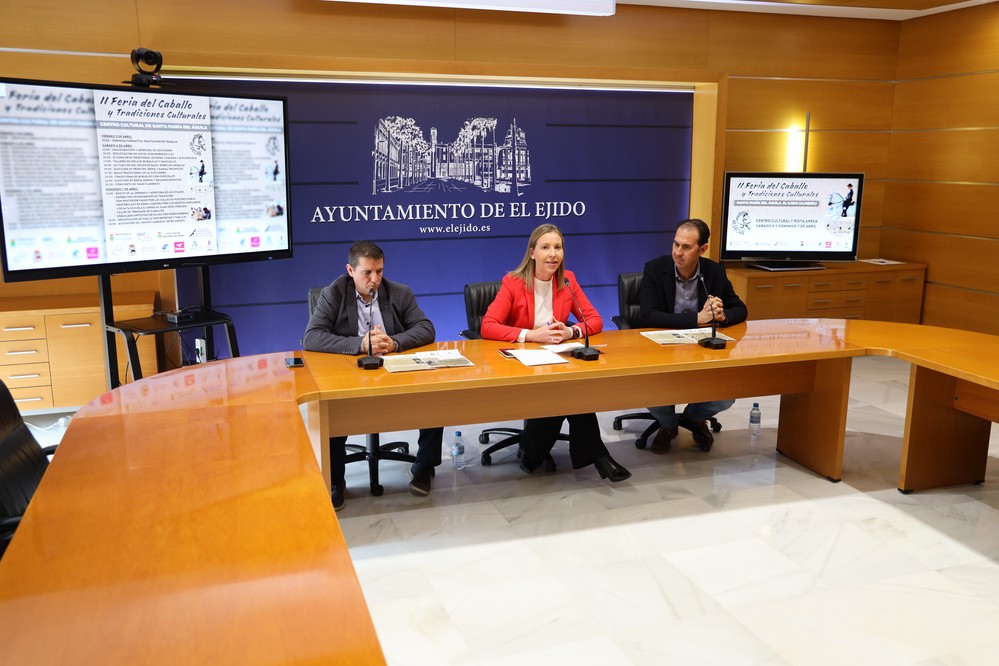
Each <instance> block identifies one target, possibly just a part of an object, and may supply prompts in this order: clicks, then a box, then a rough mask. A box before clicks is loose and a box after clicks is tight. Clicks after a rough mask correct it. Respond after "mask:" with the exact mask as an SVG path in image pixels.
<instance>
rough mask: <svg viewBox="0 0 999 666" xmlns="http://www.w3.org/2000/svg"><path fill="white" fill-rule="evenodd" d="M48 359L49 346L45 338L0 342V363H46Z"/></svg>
mask: <svg viewBox="0 0 999 666" xmlns="http://www.w3.org/2000/svg"><path fill="white" fill-rule="evenodd" d="M48 360H49V348H48V344H47V343H46V341H45V340H18V341H13V342H0V365H18V364H21V363H46V362H48Z"/></svg>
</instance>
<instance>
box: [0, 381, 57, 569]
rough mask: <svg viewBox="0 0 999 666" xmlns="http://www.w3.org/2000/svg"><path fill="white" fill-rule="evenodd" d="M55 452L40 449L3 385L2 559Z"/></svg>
mask: <svg viewBox="0 0 999 666" xmlns="http://www.w3.org/2000/svg"><path fill="white" fill-rule="evenodd" d="M55 448H56V447H54V446H48V447H45V448H42V447H41V446H39V445H38V442H37V441H36V440H35V437H34V435H32V434H31V431H30V430H29V429H28V425H27V424H26V423H25V422H24V419H22V418H21V411H20V410H19V409H18V408H17V403H15V402H14V398H13V397H12V396H11V394H10V391H9V390H8V389H7V386H6V385H5V384H4V383H3V382H0V558H2V557H3V554H4V551H6V550H7V544H9V543H10V540H11V539H12V538H14V531H15V530H16V529H17V526H18V524H20V522H21V516H23V515H24V512H25V510H26V509H27V508H28V502H30V501H31V498H32V496H33V495H34V494H35V490H36V489H37V488H38V484H39V483H41V481H42V475H44V474H45V470H46V468H47V467H48V466H49V454H51V453H53V452H54V451H55Z"/></svg>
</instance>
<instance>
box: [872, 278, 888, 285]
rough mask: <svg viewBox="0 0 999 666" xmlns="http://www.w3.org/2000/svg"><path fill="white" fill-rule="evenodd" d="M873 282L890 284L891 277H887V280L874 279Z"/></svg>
mask: <svg viewBox="0 0 999 666" xmlns="http://www.w3.org/2000/svg"><path fill="white" fill-rule="evenodd" d="M874 284H891V278H888V279H887V280H875V281H874Z"/></svg>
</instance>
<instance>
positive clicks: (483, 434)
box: [479, 433, 489, 444]
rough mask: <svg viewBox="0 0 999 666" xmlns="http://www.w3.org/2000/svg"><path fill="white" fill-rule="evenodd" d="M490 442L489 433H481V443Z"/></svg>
mask: <svg viewBox="0 0 999 666" xmlns="http://www.w3.org/2000/svg"><path fill="white" fill-rule="evenodd" d="M488 443H489V435H487V434H486V433H482V434H480V435H479V444H488Z"/></svg>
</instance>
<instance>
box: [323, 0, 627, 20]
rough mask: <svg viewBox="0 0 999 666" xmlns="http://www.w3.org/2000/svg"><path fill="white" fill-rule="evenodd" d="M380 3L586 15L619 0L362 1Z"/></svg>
mask: <svg viewBox="0 0 999 666" xmlns="http://www.w3.org/2000/svg"><path fill="white" fill-rule="evenodd" d="M327 1H328V2H356V1H357V0H327ZM362 1H363V2H365V3H370V4H378V5H406V6H412V7H449V8H451V9H488V10H491V11H505V12H540V13H543V14H581V15H584V16H612V15H613V14H614V12H615V11H616V10H617V3H616V0H362Z"/></svg>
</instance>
